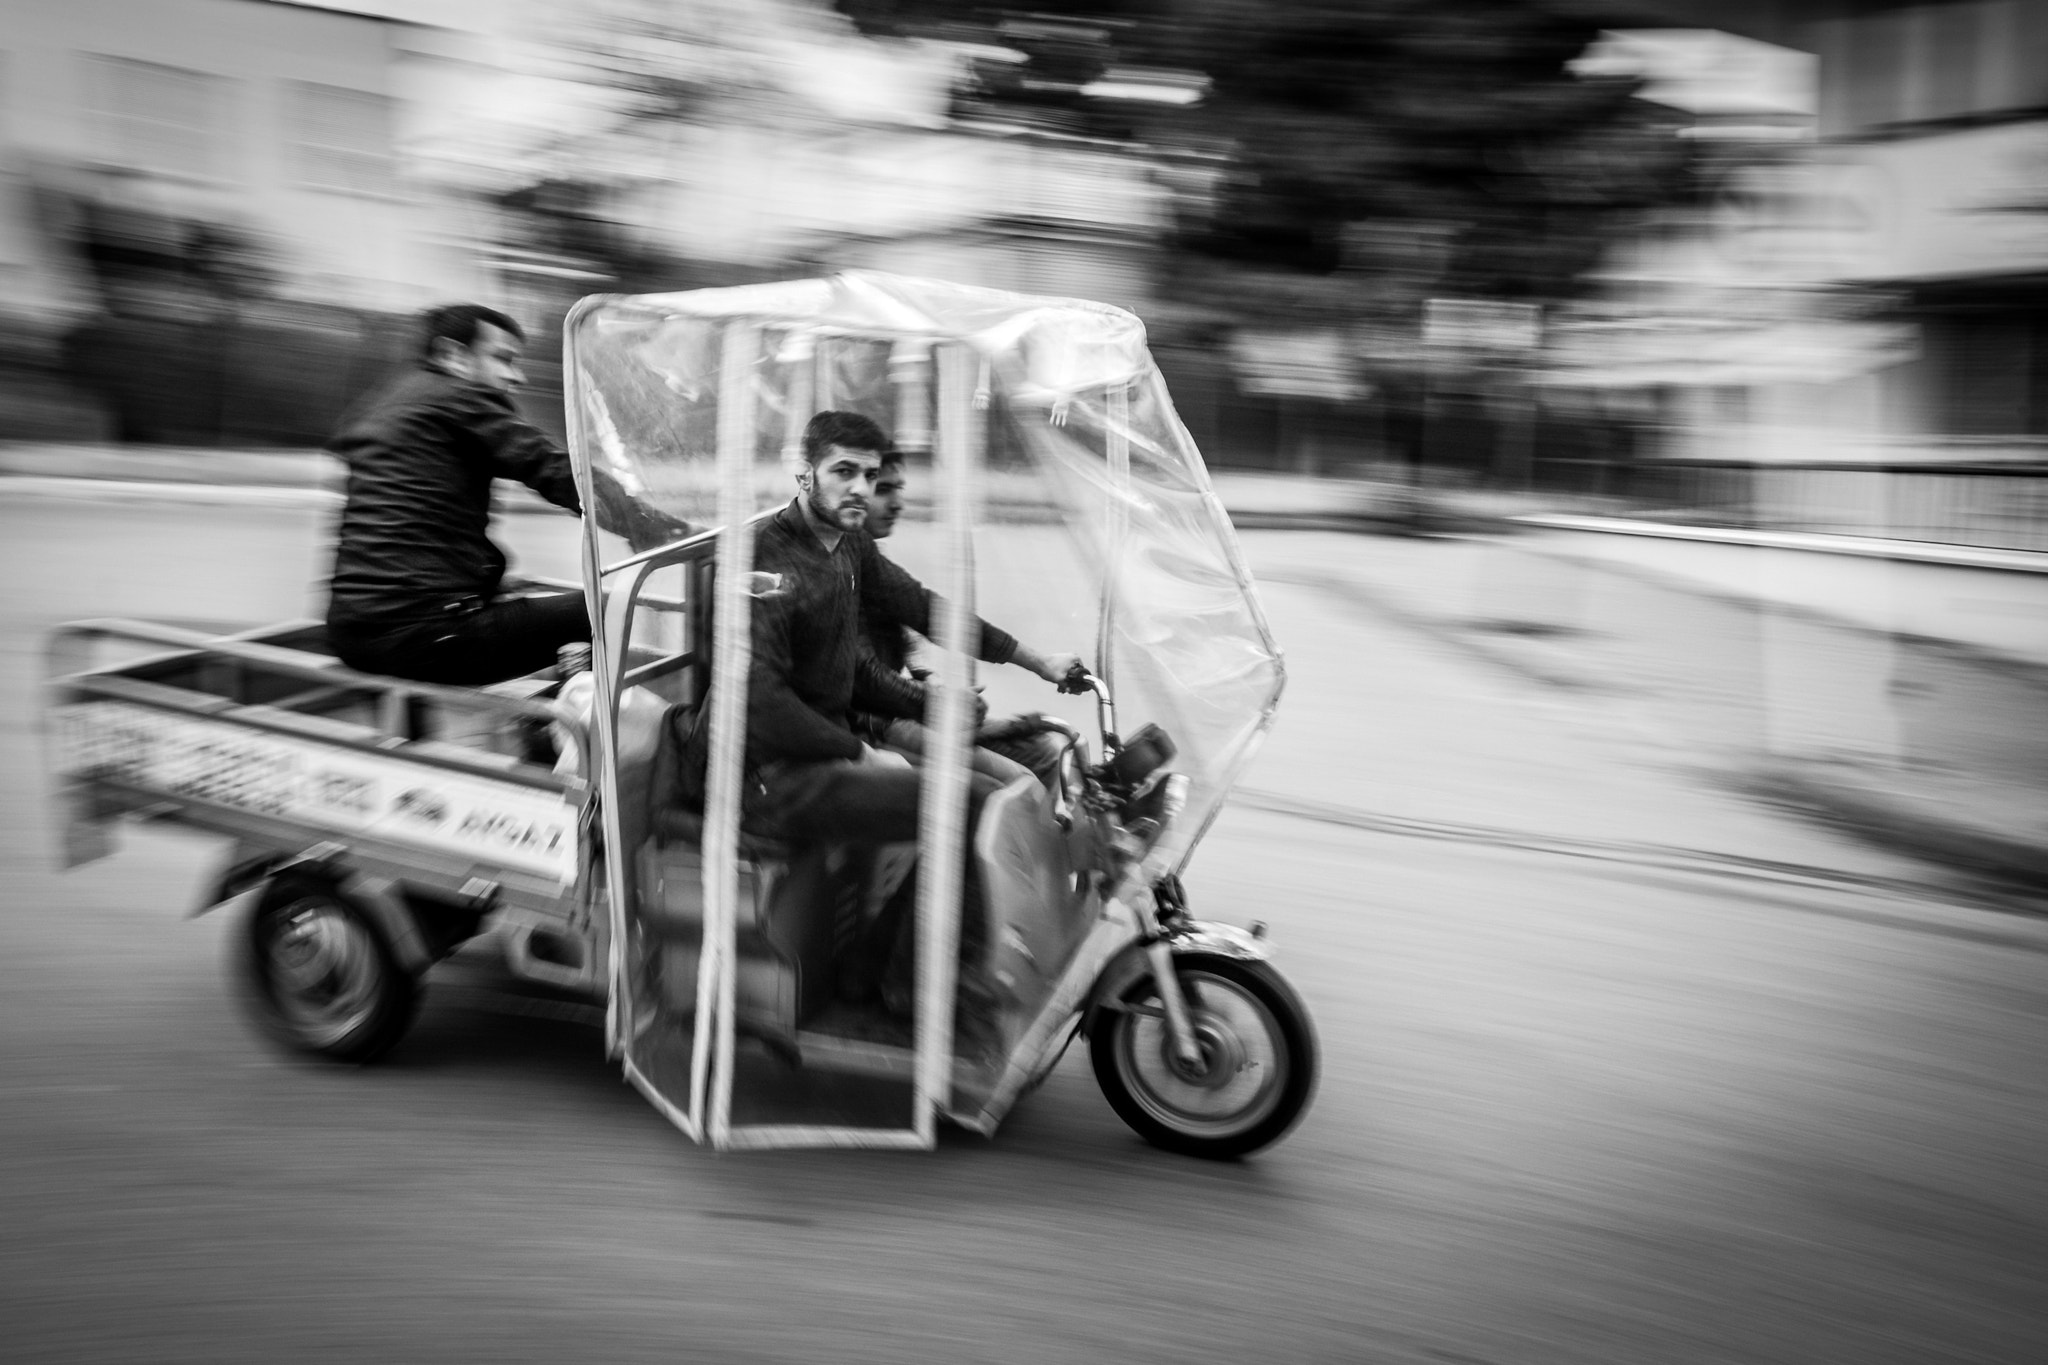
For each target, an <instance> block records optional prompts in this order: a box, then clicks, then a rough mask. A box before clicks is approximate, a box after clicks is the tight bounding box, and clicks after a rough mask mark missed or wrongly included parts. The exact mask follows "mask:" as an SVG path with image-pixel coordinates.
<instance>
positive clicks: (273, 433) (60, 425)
mask: <svg viewBox="0 0 2048 1365" xmlns="http://www.w3.org/2000/svg"><path fill="white" fill-rule="evenodd" d="M399 8H401V6H398V5H396V4H391V3H387V4H382V5H379V4H377V3H375V0H355V2H350V0H333V3H331V4H327V3H286V2H285V0H63V2H62V3H48V2H47V0H0V18H4V22H0V280H5V282H6V284H7V288H6V289H4V290H0V439H75V438H95V439H96V438H102V437H107V436H117V437H121V438H124V439H131V440H144V441H169V442H175V443H204V444H212V443H216V442H238V443H251V442H253V443H292V444H303V443H307V442H310V441H315V440H318V439H319V438H320V437H321V436H323V435H324V434H325V433H326V431H327V429H328V428H329V426H330V424H331V423H332V421H333V420H334V419H335V418H336V417H337V416H338V415H339V413H340V412H341V411H342V410H343V409H344V408H345V406H346V405H347V403H348V402H349V401H351V400H352V399H353V398H354V397H355V396H357V395H358V394H360V392H361V391H362V390H363V389H364V388H365V387H366V386H368V385H370V384H373V383H375V382H377V379H378V378H379V376H380V375H381V373H382V372H383V370H384V369H385V368H386V367H387V366H388V365H389V363H390V361H391V359H392V353H393V350H394V348H395V347H396V346H397V345H399V344H401V343H400V341H399V333H400V332H401V331H402V322H401V321H400V315H401V314H403V313H406V312H409V311H410V310H413V309H415V308H417V307H419V306H420V305H422V304H423V303H426V302H428V301H431V300H437V299H446V298H449V297H461V296H465V295H469V296H474V295H479V294H481V295H484V296H486V297H488V296H489V295H490V292H491V290H490V285H491V283H492V281H491V280H490V278H489V277H488V276H487V274H486V273H485V272H484V271H483V270H482V269H481V268H480V267H479V265H478V264H477V262H478V259H479V256H478V253H477V251H476V249H475V247H476V241H477V239H478V237H479V236H480V235H483V234H484V233H486V232H487V231H488V228H489V223H490V220H489V217H488V215H486V214H483V213H480V212H479V211H477V209H475V208H474V207H473V206H471V201H468V200H466V199H465V198H464V197H463V196H461V195H459V194H457V193H454V192H450V191H445V190H443V189H440V188H438V187H436V186H435V185H433V184H430V183H428V182H427V181H425V180H424V179H422V178H421V177H420V176H419V175H418V174H416V173H415V171H414V169H413V164H412V161H411V159H410V158H409V157H408V155H407V139H408V133H409V130H410V129H411V128H412V127H413V126H414V125H415V124H417V123H418V122H420V121H421V119H422V117H423V115H424V114H425V113H426V112H427V106H428V105H429V104H430V103H431V101H432V99H433V98H434V93H435V91H436V90H437V89H439V88H440V87H441V86H442V85H443V84H444V83H445V76H446V74H447V73H448V72H449V71H451V70H454V69H458V68H459V67H460V65H461V63H462V61H463V51H462V39H461V37H460V35H458V34H456V33H453V32H451V31H449V30H445V29H438V28H433V27H428V26H425V25H422V24H418V23H414V22H409V21H402V20H400V19H396V18H393V17H391V16H390V14H389V13H386V12H381V11H393V10H396V9H399ZM402 8H403V9H405V10H406V11H407V12H409V13H423V12H424V13H431V12H432V11H431V10H428V9H426V8H425V6H424V5H422V4H417V3H408V4H406V5H404V6H402ZM363 11H368V12H363Z"/></svg>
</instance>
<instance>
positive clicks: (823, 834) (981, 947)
mask: <svg viewBox="0 0 2048 1365" xmlns="http://www.w3.org/2000/svg"><path fill="white" fill-rule="evenodd" d="M748 787H749V790H748V791H747V793H746V795H747V797H748V798H749V799H748V801H747V803H746V808H747V820H746V824H747V827H748V828H749V829H752V830H756V831H758V832H759V833H762V834H766V835H769V836H771V837H774V838H780V839H788V840H792V841H795V842H805V843H813V842H815V843H859V844H866V845H874V844H893V843H911V842H915V841H916V839H917V835H918V807H919V797H920V795H921V792H922V789H923V787H924V773H923V772H922V771H921V770H919V769H916V768H903V767H893V766H892V767H886V768H885V767H881V766H879V765H877V764H872V763H859V762H855V761H851V760H838V761H832V762H825V763H786V762H785V763H776V762H771V763H765V764H763V765H761V767H760V769H759V770H758V771H757V772H756V773H753V774H749V781H748ZM1002 789H1003V784H1002V783H1000V782H998V781H997V780H996V779H995V778H993V777H990V776H988V775H987V774H985V773H978V772H975V771H973V770H972V769H969V770H968V773H967V818H966V823H965V826H964V829H963V831H962V840H961V853H962V855H963V856H962V859H961V862H962V864H963V867H962V878H961V883H960V893H961V894H960V950H959V951H960V960H961V961H962V962H963V963H967V964H977V963H979V962H981V960H982V958H983V956H984V955H985V953H986V950H987V944H988V923H987V922H988V911H987V906H986V905H985V904H984V901H983V897H982V890H981V878H980V876H979V875H978V873H977V871H976V866H977V865H976V860H975V857H974V836H975V832H976V831H977V830H978V829H979V828H980V827H981V812H982V807H983V806H984V805H986V804H987V802H988V799H989V797H991V796H993V795H995V794H996V793H997V792H999V791H1001V790H1002ZM911 892H912V888H911V887H910V886H908V885H906V886H905V887H904V888H903V890H902V891H900V892H899V893H898V894H897V896H896V897H895V898H894V899H893V900H891V902H890V904H889V905H888V906H887V907H886V908H885V909H884V910H883V912H882V915H881V917H880V918H879V919H878V920H877V921H876V922H875V923H874V924H872V925H869V926H867V928H866V931H865V933H864V935H863V941H862V942H861V943H860V944H859V945H858V946H856V947H855V948H854V949H853V950H852V951H851V952H850V953H848V954H847V956H846V960H844V961H842V963H841V973H842V976H841V980H842V989H844V988H845V987H846V984H847V983H848V982H849V981H859V982H862V983H864V984H871V983H872V981H873V980H874V979H875V978H877V977H878V976H879V975H880V973H881V969H882V963H883V962H884V961H885V960H886V959H888V958H889V956H890V955H891V950H892V948H893V949H900V948H901V947H902V946H907V944H908V943H909V938H908V936H904V935H901V934H900V932H899V931H900V928H901V926H902V924H903V923H904V922H905V920H904V916H905V914H906V913H907V911H908V910H909V908H910V899H911ZM959 990H960V993H961V994H960V998H961V1000H962V1001H963V1002H965V1001H967V1000H969V999H976V1000H978V999H980V998H981V996H982V995H984V994H985V993H986V991H985V987H984V986H983V984H982V983H981V981H980V979H979V976H978V974H977V973H976V972H975V971H974V970H973V967H972V966H971V965H970V967H969V970H968V972H967V973H966V975H964V976H963V977H962V978H961V984H960V987H959Z"/></svg>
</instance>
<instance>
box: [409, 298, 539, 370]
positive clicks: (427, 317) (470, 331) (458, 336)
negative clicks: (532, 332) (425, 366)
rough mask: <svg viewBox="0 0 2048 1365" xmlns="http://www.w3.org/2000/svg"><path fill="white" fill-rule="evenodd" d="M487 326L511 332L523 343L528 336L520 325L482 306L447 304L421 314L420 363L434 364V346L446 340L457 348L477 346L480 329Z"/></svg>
mask: <svg viewBox="0 0 2048 1365" xmlns="http://www.w3.org/2000/svg"><path fill="white" fill-rule="evenodd" d="M486 322H487V323H489V324H490V325H491V326H493V327H496V328H497V329H498V330H499V331H502V332H510V333H511V334H512V335H513V336H515V337H517V338H518V339H519V340H521V341H524V340H526V333H525V332H523V331H521V330H520V327H519V324H518V323H516V322H514V321H513V320H512V319H511V318H509V317H507V316H506V315H505V314H503V313H501V312H499V311H498V310H497V309H495V308H486V307H484V306H483V305H482V304H480V303H444V304H442V305H441V306H440V307H439V308H429V309H428V310H427V311H426V312H424V313H422V314H420V359H422V360H432V359H433V358H434V343H435V342H437V341H439V340H440V339H441V338H442V337H446V338H448V340H450V341H452V342H454V343H455V344H456V345H457V346H463V347H468V346H474V345H475V344H476V331H477V327H478V325H479V324H481V323H486Z"/></svg>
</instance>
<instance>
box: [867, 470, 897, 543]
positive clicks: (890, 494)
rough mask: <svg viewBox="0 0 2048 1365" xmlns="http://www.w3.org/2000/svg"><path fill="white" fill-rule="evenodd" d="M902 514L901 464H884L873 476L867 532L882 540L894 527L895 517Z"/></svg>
mask: <svg viewBox="0 0 2048 1365" xmlns="http://www.w3.org/2000/svg"><path fill="white" fill-rule="evenodd" d="M902 515H903V466H902V465H901V464H892V465H888V466H886V467H885V468H884V469H883V470H882V472H881V473H879V474H877V475H876V476H875V502H874V506H872V507H870V508H869V509H868V534H869V535H871V536H873V537H874V538H875V539H876V540H884V539H886V538H887V537H888V535H889V533H890V532H891V531H893V530H895V529H896V518H898V517H900V516H902Z"/></svg>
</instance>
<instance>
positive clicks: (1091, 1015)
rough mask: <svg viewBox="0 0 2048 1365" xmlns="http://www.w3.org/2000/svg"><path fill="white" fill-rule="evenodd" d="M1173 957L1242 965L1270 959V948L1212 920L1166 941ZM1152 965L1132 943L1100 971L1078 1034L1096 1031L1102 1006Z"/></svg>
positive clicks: (1141, 946) (1195, 922) (1191, 924)
mask: <svg viewBox="0 0 2048 1365" xmlns="http://www.w3.org/2000/svg"><path fill="white" fill-rule="evenodd" d="M1166 945H1167V947H1168V949H1169V950H1171V951H1172V953H1173V955H1174V956H1175V957H1177V958H1178V957H1196V956H1207V957H1231V958H1236V959H1238V960H1239V961H1242V962H1264V961H1266V960H1267V959H1268V958H1270V957H1272V956H1273V946H1272V945H1271V944H1270V943H1268V942H1266V940H1264V939H1262V938H1257V937H1254V936H1253V935H1252V934H1251V933H1250V932H1249V931H1247V930H1244V929H1240V928H1238V927H1237V926H1236V925H1234V924H1218V923H1217V922H1215V921H1214V920H1200V919H1198V920H1190V921H1188V923H1187V924H1186V925H1185V926H1184V927H1181V928H1179V929H1177V930H1176V931H1175V932H1174V934H1173V936H1172V937H1171V938H1169V939H1168V940H1167V941H1166ZM1151 971H1152V962H1151V959H1150V958H1149V957H1148V956H1147V955H1146V951H1145V945H1144V944H1143V943H1142V942H1140V943H1132V944H1128V945H1126V946H1125V948H1124V949H1123V951H1122V952H1120V953H1118V954H1117V955H1116V956H1115V957H1113V958H1111V959H1110V960H1109V965H1107V966H1105V967H1104V968H1103V969H1102V975H1101V976H1098V977H1096V978H1095V989H1094V990H1092V991H1090V992H1089V993H1088V1004H1087V1007H1086V1008H1085V1009H1083V1010H1082V1012H1081V1032H1082V1033H1083V1034H1084V1035H1086V1034H1088V1033H1090V1032H1092V1031H1093V1029H1094V1027H1095V1016H1096V1015H1097V1014H1099V1013H1100V1012H1101V1010H1102V1007H1103V1005H1105V1004H1106V1003H1108V1002H1109V1001H1111V1000H1116V999H1119V998H1121V997H1122V995H1123V993H1124V992H1125V991H1127V990H1129V989H1130V988H1131V987H1132V986H1134V985H1136V984H1137V983H1138V981H1139V980H1141V979H1142V978H1144V977H1146V976H1148V975H1150V974H1151Z"/></svg>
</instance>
